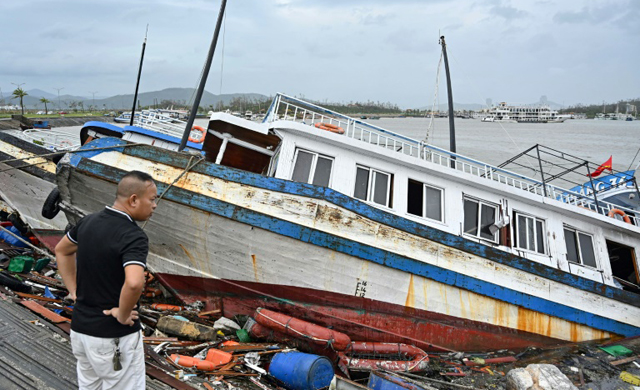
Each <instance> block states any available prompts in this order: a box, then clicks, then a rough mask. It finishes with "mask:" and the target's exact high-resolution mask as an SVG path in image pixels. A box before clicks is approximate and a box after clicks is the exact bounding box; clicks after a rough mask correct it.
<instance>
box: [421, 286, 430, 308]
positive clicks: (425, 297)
mask: <svg viewBox="0 0 640 390" xmlns="http://www.w3.org/2000/svg"><path fill="white" fill-rule="evenodd" d="M427 283H428V281H427V279H424V278H423V279H422V294H423V298H424V308H425V310H426V309H428V308H429V299H428V296H427Z"/></svg>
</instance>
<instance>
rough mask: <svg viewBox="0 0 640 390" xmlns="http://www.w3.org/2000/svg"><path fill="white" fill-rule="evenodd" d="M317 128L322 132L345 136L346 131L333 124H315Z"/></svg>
mask: <svg viewBox="0 0 640 390" xmlns="http://www.w3.org/2000/svg"><path fill="white" fill-rule="evenodd" d="M315 126H316V128H318V129H320V130H327V131H330V132H332V133H336V134H344V129H343V128H342V127H338V126H336V125H333V124H331V123H324V122H318V123H316V124H315Z"/></svg>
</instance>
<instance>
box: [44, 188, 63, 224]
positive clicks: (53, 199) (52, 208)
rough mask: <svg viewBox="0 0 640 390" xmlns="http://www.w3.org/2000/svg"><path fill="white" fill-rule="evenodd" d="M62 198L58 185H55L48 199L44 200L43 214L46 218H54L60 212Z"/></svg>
mask: <svg viewBox="0 0 640 390" xmlns="http://www.w3.org/2000/svg"><path fill="white" fill-rule="evenodd" d="M60 200H61V197H60V191H59V190H58V187H54V188H53V189H52V190H51V192H50V193H49V195H47V199H45V200H44V204H43V205H42V216H43V217H45V218H46V219H54V218H55V217H56V215H58V213H59V212H60Z"/></svg>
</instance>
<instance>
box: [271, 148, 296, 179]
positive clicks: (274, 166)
mask: <svg viewBox="0 0 640 390" xmlns="http://www.w3.org/2000/svg"><path fill="white" fill-rule="evenodd" d="M281 151H282V144H278V146H276V150H274V151H273V156H271V159H270V160H269V167H268V168H267V176H269V177H276V173H277V172H278V161H279V160H280V152H281ZM291 175H293V171H291Z"/></svg>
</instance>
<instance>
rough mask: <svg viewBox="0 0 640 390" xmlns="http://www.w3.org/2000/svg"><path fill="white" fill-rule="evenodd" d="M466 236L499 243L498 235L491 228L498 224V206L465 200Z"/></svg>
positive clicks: (474, 200)
mask: <svg viewBox="0 0 640 390" xmlns="http://www.w3.org/2000/svg"><path fill="white" fill-rule="evenodd" d="M463 207H464V210H463V211H464V227H463V228H464V234H467V235H470V236H474V237H479V238H482V239H485V240H489V241H493V242H497V241H498V235H497V231H496V233H492V232H491V229H489V227H490V226H491V225H493V224H495V223H496V216H497V214H498V206H496V205H492V204H489V203H486V202H484V201H481V200H476V199H470V198H465V199H464V206H463Z"/></svg>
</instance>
